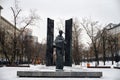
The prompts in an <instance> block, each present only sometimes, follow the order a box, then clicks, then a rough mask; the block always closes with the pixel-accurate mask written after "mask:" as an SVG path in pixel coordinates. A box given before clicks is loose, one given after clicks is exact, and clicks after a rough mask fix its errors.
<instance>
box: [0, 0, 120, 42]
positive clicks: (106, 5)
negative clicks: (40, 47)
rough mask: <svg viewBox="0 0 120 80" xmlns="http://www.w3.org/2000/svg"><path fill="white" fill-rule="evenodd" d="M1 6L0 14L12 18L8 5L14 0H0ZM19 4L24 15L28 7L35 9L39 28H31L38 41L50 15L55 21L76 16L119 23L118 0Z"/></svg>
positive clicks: (29, 0) (35, 0)
mask: <svg viewBox="0 0 120 80" xmlns="http://www.w3.org/2000/svg"><path fill="white" fill-rule="evenodd" d="M0 1H4V2H2V3H0V4H1V5H2V6H3V8H4V9H3V10H2V16H4V17H5V18H6V19H8V20H9V21H11V20H12V15H10V14H12V12H11V10H10V7H11V6H12V3H13V1H14V0H0ZM19 6H20V8H22V10H23V13H24V15H25V14H27V13H28V12H29V10H30V9H36V10H37V13H38V14H39V16H41V18H42V20H41V21H40V24H39V28H38V27H34V28H33V27H32V28H33V34H34V35H37V36H38V37H39V41H41V40H42V39H43V38H46V31H47V30H46V23H47V22H46V18H47V17H50V18H52V19H54V20H56V21H58V19H59V18H61V19H69V18H71V17H77V18H79V19H82V18H84V17H87V18H89V17H90V18H92V19H93V20H96V21H99V22H100V23H101V24H108V23H111V22H112V23H120V0H19Z"/></svg>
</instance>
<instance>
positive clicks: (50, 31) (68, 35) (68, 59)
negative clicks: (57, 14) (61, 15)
mask: <svg viewBox="0 0 120 80" xmlns="http://www.w3.org/2000/svg"><path fill="white" fill-rule="evenodd" d="M53 39H54V20H52V19H50V18H48V19H47V49H46V66H52V65H53ZM65 42H66V46H65V63H64V65H65V66H72V19H69V20H66V21H65Z"/></svg>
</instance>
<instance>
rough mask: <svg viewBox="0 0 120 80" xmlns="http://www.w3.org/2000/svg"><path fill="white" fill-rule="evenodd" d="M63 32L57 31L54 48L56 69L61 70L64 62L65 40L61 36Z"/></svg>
mask: <svg viewBox="0 0 120 80" xmlns="http://www.w3.org/2000/svg"><path fill="white" fill-rule="evenodd" d="M62 34H63V31H62V30H60V31H59V35H58V36H57V37H56V39H55V48H56V57H57V58H56V69H63V67H64V62H63V56H64V51H65V39H64V38H63V36H62Z"/></svg>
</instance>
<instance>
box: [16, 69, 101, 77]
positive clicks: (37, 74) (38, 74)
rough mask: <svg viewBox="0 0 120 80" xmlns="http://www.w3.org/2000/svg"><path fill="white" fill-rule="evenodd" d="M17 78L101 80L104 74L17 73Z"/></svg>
mask: <svg viewBox="0 0 120 80" xmlns="http://www.w3.org/2000/svg"><path fill="white" fill-rule="evenodd" d="M17 76H19V77H45V78H100V77H102V72H64V71H56V72H52V71H51V72H50V71H48V72H47V71H45V72H44V71H17Z"/></svg>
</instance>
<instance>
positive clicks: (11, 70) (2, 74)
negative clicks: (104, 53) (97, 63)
mask: <svg viewBox="0 0 120 80" xmlns="http://www.w3.org/2000/svg"><path fill="white" fill-rule="evenodd" d="M85 64H86V63H84V64H83V65H82V66H80V65H77V66H75V65H73V67H72V68H71V67H64V70H65V71H74V70H75V71H84V70H86V71H87V70H88V71H89V70H90V71H101V72H103V77H101V78H19V77H17V71H24V70H29V71H46V70H47V71H55V67H53V66H52V67H46V66H45V65H35V66H34V65H30V67H0V80H61V79H63V80H120V69H113V68H110V69H105V68H102V69H100V68H96V69H93V68H86V66H85ZM91 65H92V63H91Z"/></svg>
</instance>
